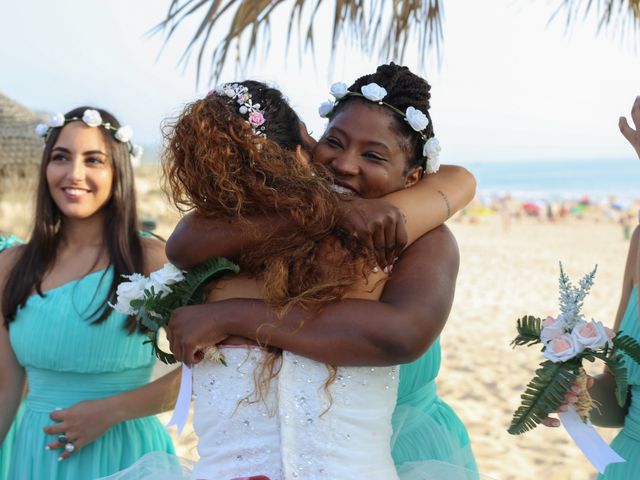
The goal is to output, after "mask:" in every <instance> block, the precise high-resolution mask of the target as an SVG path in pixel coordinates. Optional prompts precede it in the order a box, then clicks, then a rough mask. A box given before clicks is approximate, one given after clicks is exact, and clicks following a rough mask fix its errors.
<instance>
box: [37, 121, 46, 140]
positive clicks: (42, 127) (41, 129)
mask: <svg viewBox="0 0 640 480" xmlns="http://www.w3.org/2000/svg"><path fill="white" fill-rule="evenodd" d="M48 131H49V125H47V124H46V123H39V124H38V125H36V135H37V136H39V137H45V136H46V135H47V132H48Z"/></svg>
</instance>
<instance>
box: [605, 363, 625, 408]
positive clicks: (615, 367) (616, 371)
mask: <svg viewBox="0 0 640 480" xmlns="http://www.w3.org/2000/svg"><path fill="white" fill-rule="evenodd" d="M605 363H606V364H607V368H609V370H610V371H611V373H612V374H613V376H614V378H615V379H616V400H617V401H618V405H620V406H621V407H624V404H625V403H626V402H627V389H628V387H629V386H628V384H627V369H626V367H625V363H624V357H623V356H622V355H615V354H614V355H611V356H610V357H608V358H606V359H605Z"/></svg>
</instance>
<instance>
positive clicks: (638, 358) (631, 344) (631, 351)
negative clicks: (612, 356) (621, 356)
mask: <svg viewBox="0 0 640 480" xmlns="http://www.w3.org/2000/svg"><path fill="white" fill-rule="evenodd" d="M613 345H614V346H615V347H616V348H618V349H619V350H622V351H623V352H624V353H626V354H627V355H629V356H630V357H631V358H632V359H633V360H634V361H635V362H636V363H640V343H638V341H637V340H635V339H634V338H633V337H630V336H629V335H622V332H620V333H618V335H616V336H615V338H614V339H613Z"/></svg>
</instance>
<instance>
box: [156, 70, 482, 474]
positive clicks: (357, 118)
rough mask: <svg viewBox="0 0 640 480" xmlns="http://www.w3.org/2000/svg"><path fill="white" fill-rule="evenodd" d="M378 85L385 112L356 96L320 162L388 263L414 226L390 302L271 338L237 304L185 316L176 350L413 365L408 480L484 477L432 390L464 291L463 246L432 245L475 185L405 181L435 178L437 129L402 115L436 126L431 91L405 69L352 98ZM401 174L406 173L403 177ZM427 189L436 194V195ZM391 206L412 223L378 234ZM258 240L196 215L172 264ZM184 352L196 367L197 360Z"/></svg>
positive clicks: (406, 412)
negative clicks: (190, 345) (237, 350)
mask: <svg viewBox="0 0 640 480" xmlns="http://www.w3.org/2000/svg"><path fill="white" fill-rule="evenodd" d="M370 84H375V85H376V86H378V87H383V88H384V89H385V91H384V102H385V103H386V104H387V105H383V104H382V103H379V104H376V103H372V102H368V101H367V100H363V99H362V97H361V96H358V95H354V96H350V97H347V98H346V99H344V100H341V101H340V103H339V104H338V105H337V106H335V108H334V110H333V112H332V117H331V119H330V123H329V125H328V127H327V131H326V132H325V133H324V135H323V137H322V138H321V139H320V140H319V141H318V143H317V145H316V146H315V148H314V150H313V161H314V162H316V163H320V164H322V165H323V166H324V167H326V168H327V169H328V170H329V171H330V172H331V173H332V174H333V175H334V176H335V181H336V183H337V184H338V185H337V186H338V187H340V188H337V189H336V190H337V191H338V192H339V193H343V194H345V193H346V194H350V195H348V196H345V198H346V199H347V200H346V201H345V203H346V204H347V205H350V206H351V210H352V211H355V212H356V213H357V216H360V217H362V218H361V219H360V222H352V223H351V224H350V225H349V224H347V227H350V226H353V225H365V228H362V229H361V230H359V231H358V232H357V235H356V236H357V238H360V239H363V241H366V240H367V239H369V238H372V240H371V241H370V243H371V244H372V245H375V247H376V249H377V250H378V251H379V252H382V253H383V254H384V253H385V252H386V254H387V256H388V254H389V253H393V254H394V255H391V257H393V256H395V251H397V248H396V247H397V246H398V245H399V244H400V242H399V241H396V240H397V239H399V237H396V236H395V235H394V233H395V232H396V231H399V230H401V229H403V228H405V227H406V229H407V230H408V233H409V235H408V238H409V241H410V242H413V243H412V244H411V245H410V246H409V247H407V248H406V249H405V250H404V251H402V253H401V254H400V255H399V258H398V259H397V262H396V263H395V264H393V273H392V275H391V276H390V277H389V279H388V280H387V281H386V284H385V287H384V292H383V293H382V297H381V299H380V301H379V302H376V301H371V300H358V299H344V300H342V301H340V302H335V303H334V304H331V305H329V306H327V307H326V308H324V309H323V310H322V311H321V312H320V313H319V314H318V315H317V316H316V317H315V318H313V319H309V318H308V316H309V313H308V312H305V311H298V310H296V309H291V311H290V312H289V313H288V314H287V315H285V316H284V317H283V318H282V319H278V321H279V326H278V328H274V329H267V328H264V327H265V325H268V324H269V323H273V322H274V319H273V314H272V312H271V311H270V310H269V308H268V307H266V306H265V305H264V304H261V303H260V302H258V301H252V300H240V299H234V300H233V301H222V302H214V303H211V304H207V305H199V306H194V307H183V308H181V309H178V310H176V311H174V313H173V317H172V319H171V331H172V339H171V341H172V342H174V343H175V342H180V340H181V338H183V335H184V336H185V337H186V336H187V335H188V336H189V338H191V339H193V338H198V339H199V340H201V342H204V344H205V345H206V344H208V343H207V342H211V343H216V340H217V339H223V338H225V337H226V336H227V335H237V336H242V337H247V338H250V339H254V340H257V341H259V342H260V341H266V340H267V339H268V342H269V344H271V345H274V346H277V347H279V348H282V349H283V350H288V351H291V352H294V353H297V354H299V355H303V356H307V357H310V358H313V359H314V360H317V361H321V362H326V363H328V364H331V365H345V366H351V365H371V366H375V365H393V364H399V363H407V365H403V366H402V367H401V369H400V387H399V395H398V406H397V410H396V412H395V415H394V421H393V423H394V431H395V433H394V442H393V452H392V453H393V456H394V459H395V461H396V466H397V467H398V470H399V472H401V473H406V472H407V471H414V470H415V468H414V467H415V466H416V464H423V463H424V462H433V463H438V462H439V463H440V464H441V466H442V467H443V468H447V467H448V471H451V472H454V473H453V475H455V476H453V475H447V474H445V475H442V476H440V477H438V476H436V477H433V478H456V479H458V478H464V479H465V480H466V479H475V478H477V477H478V473H477V467H476V464H475V460H474V458H473V453H472V451H471V446H470V442H469V437H468V434H467V431H466V429H465V427H464V425H463V424H462V422H461V421H460V419H459V418H458V417H457V416H456V414H455V413H454V412H453V411H452V410H451V408H450V407H449V406H447V405H446V404H445V403H444V402H442V400H440V399H439V397H438V395H437V392H436V387H435V383H434V380H435V378H436V376H437V374H438V370H439V367H440V345H439V342H438V335H439V334H440V332H441V330H442V328H443V327H444V325H445V322H446V320H447V317H448V314H449V311H450V308H451V303H452V301H453V294H454V291H455V281H456V276H457V272H458V264H459V263H458V261H459V258H458V251H457V246H456V244H455V240H454V239H453V237H452V235H451V234H450V232H448V231H447V229H446V228H444V227H440V228H437V229H436V230H435V231H433V232H431V233H428V234H426V235H425V233H426V232H428V231H429V230H432V229H434V228H436V226H437V225H439V224H440V223H442V222H443V221H445V220H446V219H447V218H448V217H449V216H450V215H451V213H453V212H455V211H457V210H458V209H460V208H462V207H463V206H464V205H466V203H468V201H469V200H471V198H472V197H473V192H474V187H475V182H474V180H473V177H472V176H471V175H469V174H468V172H466V175H464V174H462V175H458V176H452V177H449V180H450V181H449V182H447V181H446V179H447V176H446V175H445V172H444V170H445V169H442V170H441V172H440V173H438V174H436V175H426V176H424V179H423V180H422V181H418V182H415V183H416V185H415V186H411V182H409V181H407V180H408V177H407V175H409V174H410V173H416V172H418V175H417V176H418V178H420V177H422V174H423V173H424V170H423V169H426V168H428V165H427V164H426V163H425V160H426V159H425V158H424V157H423V155H425V154H424V151H425V149H424V146H425V139H426V138H429V139H431V138H432V137H433V126H432V124H431V119H430V118H427V120H426V121H425V123H424V124H425V125H426V129H425V131H424V132H423V133H424V137H423V136H420V135H416V131H414V130H412V128H409V127H408V120H407V119H405V118H403V116H402V115H403V113H402V112H406V111H410V110H409V108H410V107H413V109H418V110H420V111H421V112H425V116H426V117H428V116H429V113H428V112H429V99H430V94H429V89H430V86H429V85H428V83H427V82H426V81H425V80H424V79H422V78H420V77H418V76H417V75H415V74H413V73H411V72H410V71H409V70H408V69H407V68H406V67H400V66H398V65H394V64H390V65H381V66H380V67H378V69H377V71H376V72H375V73H373V74H370V75H365V76H363V77H361V78H359V79H358V80H356V82H355V83H354V84H353V85H352V86H350V87H349V88H348V90H349V91H350V92H360V91H361V89H362V88H363V87H364V86H366V85H370ZM343 87H344V86H343ZM344 90H346V88H344ZM390 105H391V106H393V107H392V108H390V107H389V106H390ZM398 112H400V114H398ZM364 118H366V119H367V123H366V127H365V126H363V124H364V123H365V122H364V121H363V120H362V119H364ZM403 162H404V164H403ZM394 164H395V165H402V167H403V168H394V166H393V165H394ZM451 168H453V169H454V170H455V167H451ZM429 188H432V189H433V192H432V193H435V195H434V196H433V197H430V196H429ZM465 192H467V193H468V194H469V195H468V196H467V195H465ZM380 197H383V200H382V201H381V200H378V199H379V198H380ZM465 197H466V199H465ZM386 201H389V202H390V203H392V204H394V205H395V206H396V207H398V208H400V209H401V210H402V212H403V214H404V216H406V218H405V221H404V222H402V221H401V222H400V225H386V226H384V227H383V228H382V230H383V231H382V232H381V231H380V230H377V231H376V229H377V228H378V227H379V226H380V225H384V221H380V219H381V218H383V219H388V218H390V217H391V215H388V214H387V213H388V212H386V211H385V210H384V208H385V207H388V204H387V203H386ZM443 206H444V207H445V209H443V208H442V207H443ZM381 208H382V211H381V210H380V209H381ZM381 213H384V214H381ZM440 213H441V214H442V215H441V216H440V219H439V220H436V218H438V214H440ZM369 214H370V215H371V216H370V217H369ZM273 220H276V219H273ZM405 223H406V225H405ZM271 225H278V223H277V222H276V221H272V222H269V221H264V222H260V226H261V228H262V229H263V231H264V232H265V235H266V234H268V233H269V230H268V229H269V228H270V226H271ZM427 226H428V227H427ZM369 227H371V229H370V228H369ZM421 227H422V228H423V229H422V231H420V230H421ZM348 231H350V232H351V231H353V228H351V229H348ZM390 232H392V234H391V235H390V234H389V233H390ZM418 232H419V233H418ZM416 233H417V235H416ZM420 235H422V237H420ZM417 237H420V238H417ZM248 238H249V237H248V235H246V234H245V233H244V232H243V230H242V228H240V227H238V228H236V227H234V226H232V225H230V224H229V222H227V221H218V220H216V219H211V218H206V219H204V218H203V217H202V216H195V215H191V216H186V217H184V218H183V219H182V220H181V221H180V222H179V224H178V227H177V228H176V230H175V231H174V233H173V234H172V236H171V237H170V239H169V241H168V244H167V252H168V255H169V258H170V259H171V260H172V262H173V263H175V264H176V265H178V266H180V267H182V268H190V267H193V266H194V265H196V264H198V263H200V262H202V261H204V260H206V259H207V258H210V257H216V256H230V257H234V256H236V255H238V254H239V250H241V249H242V248H250V242H249V241H248ZM405 241H406V238H405ZM383 257H384V255H383ZM386 261H387V258H382V259H381V261H380V266H381V267H382V266H384V265H387V263H385V262H386ZM302 322H304V326H303V327H302V328H301V327H300V325H301V324H302ZM258 333H263V334H264V335H258ZM218 341H219V340H218ZM178 344H179V343H178ZM202 344H203V343H201V345H202ZM429 347H431V349H430V350H428V351H427V349H428V348H429ZM425 351H426V353H425ZM182 353H183V355H184V358H187V359H188V360H189V359H191V358H193V357H192V356H193V355H194V353H195V352H193V351H188V352H185V351H184V350H183V351H182ZM411 362H413V363H411ZM429 467H430V468H431V465H429ZM436 467H438V465H436ZM425 473H427V472H425ZM403 478H404V477H403ZM411 478H414V477H411ZM415 478H421V477H415Z"/></svg>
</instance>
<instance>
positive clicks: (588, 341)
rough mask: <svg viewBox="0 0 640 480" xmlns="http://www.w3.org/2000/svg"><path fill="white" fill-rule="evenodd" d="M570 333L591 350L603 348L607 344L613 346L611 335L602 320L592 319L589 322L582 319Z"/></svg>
mask: <svg viewBox="0 0 640 480" xmlns="http://www.w3.org/2000/svg"><path fill="white" fill-rule="evenodd" d="M571 335H573V336H574V337H575V339H576V340H577V341H578V342H579V343H580V344H582V345H584V346H585V347H586V348H590V349H591V350H597V349H598V348H603V347H604V346H605V345H607V344H609V346H610V347H613V342H612V341H611V336H610V335H609V334H608V332H607V330H606V329H605V326H604V325H603V324H602V322H595V321H593V320H592V321H591V322H589V323H587V322H584V321H582V322H578V323H577V324H576V326H575V327H573V330H572V331H571Z"/></svg>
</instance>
